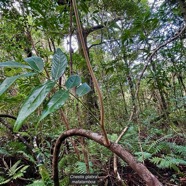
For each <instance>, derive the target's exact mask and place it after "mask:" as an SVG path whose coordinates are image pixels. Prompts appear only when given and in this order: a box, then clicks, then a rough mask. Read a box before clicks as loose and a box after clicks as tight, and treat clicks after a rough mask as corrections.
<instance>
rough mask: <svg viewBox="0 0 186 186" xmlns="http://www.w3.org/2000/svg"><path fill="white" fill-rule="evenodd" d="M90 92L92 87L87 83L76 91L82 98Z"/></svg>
mask: <svg viewBox="0 0 186 186" xmlns="http://www.w3.org/2000/svg"><path fill="white" fill-rule="evenodd" d="M90 90H91V88H90V86H89V85H88V84H87V83H83V84H82V85H80V86H79V87H78V88H77V89H76V94H77V95H78V96H79V97H80V96H83V95H85V94H87V93H88V92H90Z"/></svg>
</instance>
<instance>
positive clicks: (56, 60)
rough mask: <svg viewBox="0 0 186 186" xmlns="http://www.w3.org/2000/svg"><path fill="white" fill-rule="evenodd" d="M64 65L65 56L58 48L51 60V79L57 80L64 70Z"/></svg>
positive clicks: (65, 64)
mask: <svg viewBox="0 0 186 186" xmlns="http://www.w3.org/2000/svg"><path fill="white" fill-rule="evenodd" d="M66 67H67V58H66V56H65V54H64V53H63V52H62V51H61V49H59V48H58V49H57V50H56V53H55V54H54V56H53V61H52V79H53V80H55V81H56V80H58V79H59V78H60V77H61V76H62V75H63V73H64V72H65V70H66Z"/></svg>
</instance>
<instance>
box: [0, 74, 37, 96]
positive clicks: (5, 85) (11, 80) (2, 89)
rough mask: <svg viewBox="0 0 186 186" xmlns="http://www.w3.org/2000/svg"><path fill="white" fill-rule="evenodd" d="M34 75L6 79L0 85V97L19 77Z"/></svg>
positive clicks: (23, 75)
mask: <svg viewBox="0 0 186 186" xmlns="http://www.w3.org/2000/svg"><path fill="white" fill-rule="evenodd" d="M32 75H35V73H26V74H21V75H17V76H12V77H7V78H6V79H5V80H4V81H3V82H2V83H1V84H0V96H1V95H2V94H3V93H4V92H5V91H6V90H7V89H8V88H9V87H10V86H11V85H12V84H13V83H14V82H15V81H16V80H17V79H18V78H20V77H26V76H32Z"/></svg>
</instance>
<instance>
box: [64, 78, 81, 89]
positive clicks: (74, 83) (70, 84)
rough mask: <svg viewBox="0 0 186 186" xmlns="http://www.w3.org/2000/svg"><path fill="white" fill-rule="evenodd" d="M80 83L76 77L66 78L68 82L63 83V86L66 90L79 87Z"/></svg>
mask: <svg viewBox="0 0 186 186" xmlns="http://www.w3.org/2000/svg"><path fill="white" fill-rule="evenodd" d="M80 83H81V78H80V77H79V76H78V75H72V76H70V77H69V78H68V80H67V81H66V83H65V86H66V87H67V89H70V88H73V87H76V86H79V85H80Z"/></svg>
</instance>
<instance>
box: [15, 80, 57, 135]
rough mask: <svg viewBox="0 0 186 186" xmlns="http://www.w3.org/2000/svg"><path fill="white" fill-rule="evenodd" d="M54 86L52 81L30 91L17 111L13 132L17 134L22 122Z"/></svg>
mask: <svg viewBox="0 0 186 186" xmlns="http://www.w3.org/2000/svg"><path fill="white" fill-rule="evenodd" d="M54 85H55V83H54V82H53V81H47V82H46V83H45V84H44V85H40V86H39V87H36V88H35V89H34V90H33V91H32V93H31V94H30V96H28V98H27V99H26V100H25V102H24V104H23V106H22V108H21V110H20V111H19V114H18V117H17V120H16V122H15V124H14V132H17V131H18V130H19V129H20V128H21V126H22V123H23V121H24V120H25V119H26V118H27V117H28V116H29V115H30V114H31V113H32V112H34V111H35V110H36V109H37V108H38V107H39V106H40V105H41V103H42V102H43V101H44V99H45V97H46V96H47V94H48V93H49V92H50V90H51V89H52V88H53V87H54Z"/></svg>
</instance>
